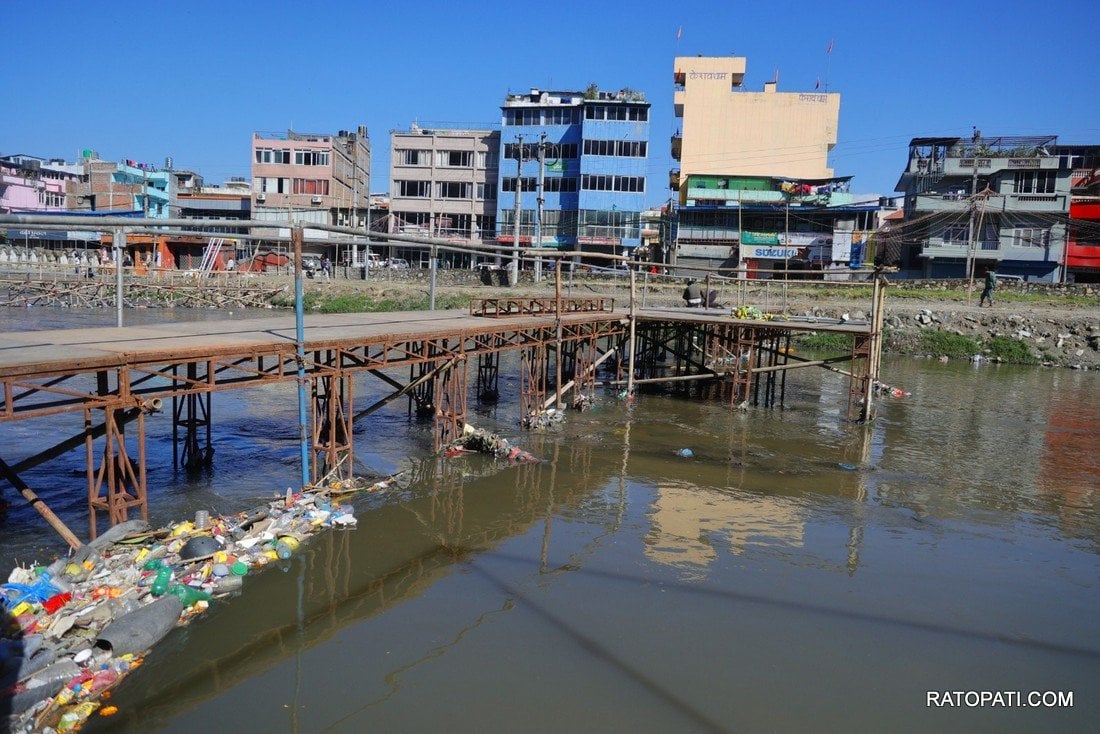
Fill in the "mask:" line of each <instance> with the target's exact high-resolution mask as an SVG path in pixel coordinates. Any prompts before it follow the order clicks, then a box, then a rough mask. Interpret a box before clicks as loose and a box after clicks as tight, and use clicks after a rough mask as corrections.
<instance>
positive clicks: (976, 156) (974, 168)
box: [890, 131, 1073, 282]
mask: <svg viewBox="0 0 1100 734" xmlns="http://www.w3.org/2000/svg"><path fill="white" fill-rule="evenodd" d="M1056 142H1057V137H1055V136H1040V137H1035V136H1004V137H994V138H984V137H981V134H980V133H979V132H977V131H975V134H974V136H973V137H972V138H969V139H968V138H914V139H913V140H911V141H910V143H909V161H908V164H907V166H906V168H905V171H904V172H903V173H902V175H901V178H900V179H899V180H898V184H897V190H898V191H900V192H904V194H905V219H904V221H903V223H902V226H899V227H895V228H894V230H893V234H892V237H894V238H898V239H897V241H898V242H900V243H901V244H900V245H899V246H895V247H893V248H890V251H891V252H892V253H893V256H894V257H895V258H897V259H898V260H899V261H900V262H899V263H898V264H900V265H902V266H903V267H904V266H906V265H916V266H918V267H919V268H920V271H921V274H922V275H923V276H924V277H932V278H937V277H967V276H969V275H971V274H974V275H980V274H981V272H982V270H983V269H984V268H986V267H994V268H995V269H996V271H997V272H998V274H1001V275H1015V276H1019V277H1022V278H1025V279H1028V280H1041V281H1054V282H1058V281H1061V280H1062V277H1063V273H1064V257H1065V243H1066V222H1067V220H1068V217H1069V206H1070V183H1071V175H1072V172H1073V168H1072V164H1071V161H1070V157H1069V156H1067V155H1059V154H1057V153H1056V151H1055V150H1054V145H1055V143H1056Z"/></svg>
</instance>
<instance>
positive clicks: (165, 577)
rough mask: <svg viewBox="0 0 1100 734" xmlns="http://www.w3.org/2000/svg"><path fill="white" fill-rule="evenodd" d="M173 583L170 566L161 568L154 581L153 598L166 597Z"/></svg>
mask: <svg viewBox="0 0 1100 734" xmlns="http://www.w3.org/2000/svg"><path fill="white" fill-rule="evenodd" d="M171 582H172V569H171V568H170V567H169V566H161V567H160V568H159V569H158V570H157V577H156V578H155V579H153V596H164V594H165V593H166V592H167V591H168V584H170V583H171Z"/></svg>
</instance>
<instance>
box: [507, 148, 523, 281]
mask: <svg viewBox="0 0 1100 734" xmlns="http://www.w3.org/2000/svg"><path fill="white" fill-rule="evenodd" d="M522 191H523V136H522V135H517V136H516V191H515V194H516V214H515V220H516V221H515V222H514V223H513V224H514V226H513V230H512V232H513V234H512V263H511V265H510V269H509V271H508V285H510V286H512V287H513V288H515V286H516V283H518V282H519V215H520V208H519V204H520V193H521V192H522Z"/></svg>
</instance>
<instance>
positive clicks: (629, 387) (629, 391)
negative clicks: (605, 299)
mask: <svg viewBox="0 0 1100 734" xmlns="http://www.w3.org/2000/svg"><path fill="white" fill-rule="evenodd" d="M634 277H635V273H634V271H633V270H631V271H630V339H629V340H628V341H627V344H628V346H629V349H630V354H628V355H627V359H626V369H627V373H626V398H627V400H630V399H631V398H633V397H634V351H635V349H634V328H635V323H636V322H637V319H636V315H635V313H634Z"/></svg>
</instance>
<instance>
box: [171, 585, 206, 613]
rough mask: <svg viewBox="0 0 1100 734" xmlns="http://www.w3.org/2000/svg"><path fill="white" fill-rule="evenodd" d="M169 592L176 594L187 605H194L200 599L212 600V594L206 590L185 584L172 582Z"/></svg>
mask: <svg viewBox="0 0 1100 734" xmlns="http://www.w3.org/2000/svg"><path fill="white" fill-rule="evenodd" d="M168 593H169V594H172V595H174V596H175V597H176V598H177V599H179V600H180V603H182V604H183V606H185V607H193V606H195V604H197V603H198V602H200V601H210V599H211V596H210V595H209V594H207V593H206V592H205V591H202V590H200V589H195V588H192V587H190V586H186V585H184V584H172V586H171V587H169V589H168Z"/></svg>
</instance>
